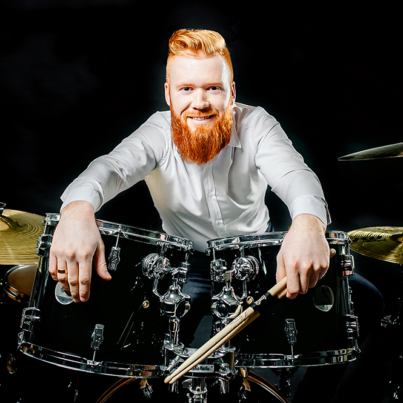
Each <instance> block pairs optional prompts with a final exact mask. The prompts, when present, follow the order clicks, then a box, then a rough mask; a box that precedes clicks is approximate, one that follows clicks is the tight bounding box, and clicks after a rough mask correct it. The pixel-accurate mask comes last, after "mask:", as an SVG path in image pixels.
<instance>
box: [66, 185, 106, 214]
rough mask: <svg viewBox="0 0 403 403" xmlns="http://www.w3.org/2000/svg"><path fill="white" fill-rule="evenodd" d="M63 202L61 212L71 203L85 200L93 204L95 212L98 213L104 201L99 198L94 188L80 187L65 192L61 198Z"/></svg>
mask: <svg viewBox="0 0 403 403" xmlns="http://www.w3.org/2000/svg"><path fill="white" fill-rule="evenodd" d="M60 198H61V199H62V201H63V204H62V206H61V207H60V212H61V211H62V210H63V209H64V208H65V207H66V206H67V205H68V204H69V203H71V202H73V201H78V200H83V201H87V202H89V203H91V204H92V207H94V212H97V211H98V210H99V209H100V208H101V206H102V200H101V198H100V197H99V194H98V192H97V191H95V190H94V189H93V188H88V187H78V188H74V189H71V190H70V189H69V187H68V188H67V189H66V190H65V191H64V192H63V194H62V195H61V196H60Z"/></svg>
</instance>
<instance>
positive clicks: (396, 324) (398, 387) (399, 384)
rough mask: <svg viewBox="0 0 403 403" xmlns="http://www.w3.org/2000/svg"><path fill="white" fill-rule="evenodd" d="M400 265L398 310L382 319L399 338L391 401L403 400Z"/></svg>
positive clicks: (402, 274)
mask: <svg viewBox="0 0 403 403" xmlns="http://www.w3.org/2000/svg"><path fill="white" fill-rule="evenodd" d="M399 266H400V269H401V277H400V278H401V284H400V289H399V296H398V300H397V301H398V303H397V312H396V313H395V314H394V315H390V316H385V317H384V318H383V319H382V320H381V326H382V327H384V328H390V329H393V330H392V332H393V335H394V336H396V340H398V347H397V351H396V355H395V357H394V359H393V363H392V369H391V379H390V381H389V387H388V389H389V390H388V396H389V401H390V402H395V401H401V400H402V399H403V346H402V343H401V340H402V338H403V326H402V322H401V319H402V313H403V265H399Z"/></svg>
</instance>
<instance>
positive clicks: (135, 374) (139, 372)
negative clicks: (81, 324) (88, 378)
mask: <svg viewBox="0 0 403 403" xmlns="http://www.w3.org/2000/svg"><path fill="white" fill-rule="evenodd" d="M18 339H19V340H18V349H19V350H20V351H21V352H22V353H23V354H25V355H27V356H29V357H32V358H36V359H37V360H40V361H43V362H47V363H49V364H53V365H57V366H58V367H62V368H67V369H73V370H75V371H81V372H87V373H93V374H99V375H107V376H119V377H121V378H156V377H158V376H161V374H162V373H163V371H162V370H163V367H162V366H161V365H157V364H151V365H150V364H131V363H124V362H113V361H91V359H89V358H85V357H81V356H79V355H76V354H72V353H68V352H62V351H56V350H52V349H48V348H46V347H43V346H40V345H37V344H33V343H31V342H29V341H27V340H25V338H24V332H20V333H19V334H18Z"/></svg>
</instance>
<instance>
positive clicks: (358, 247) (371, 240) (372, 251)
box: [348, 227, 403, 264]
mask: <svg viewBox="0 0 403 403" xmlns="http://www.w3.org/2000/svg"><path fill="white" fill-rule="evenodd" d="M348 235H349V236H350V238H351V241H352V242H351V245H350V248H351V249H352V250H353V251H355V252H358V253H360V254H361V255H364V256H368V257H373V258H375V259H379V260H384V261H386V262H392V263H399V264H402V263H403V227H368V228H361V229H357V230H354V231H350V232H348Z"/></svg>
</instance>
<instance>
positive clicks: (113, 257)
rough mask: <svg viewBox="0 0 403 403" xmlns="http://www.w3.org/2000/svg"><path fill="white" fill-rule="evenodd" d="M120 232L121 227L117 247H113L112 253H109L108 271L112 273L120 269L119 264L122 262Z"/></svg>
mask: <svg viewBox="0 0 403 403" xmlns="http://www.w3.org/2000/svg"><path fill="white" fill-rule="evenodd" d="M120 232H121V228H120V226H119V232H118V235H117V237H116V245H115V246H112V248H111V252H110V253H109V257H108V270H111V271H116V269H117V268H118V264H119V262H120V250H121V248H120V247H119V238H120Z"/></svg>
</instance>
